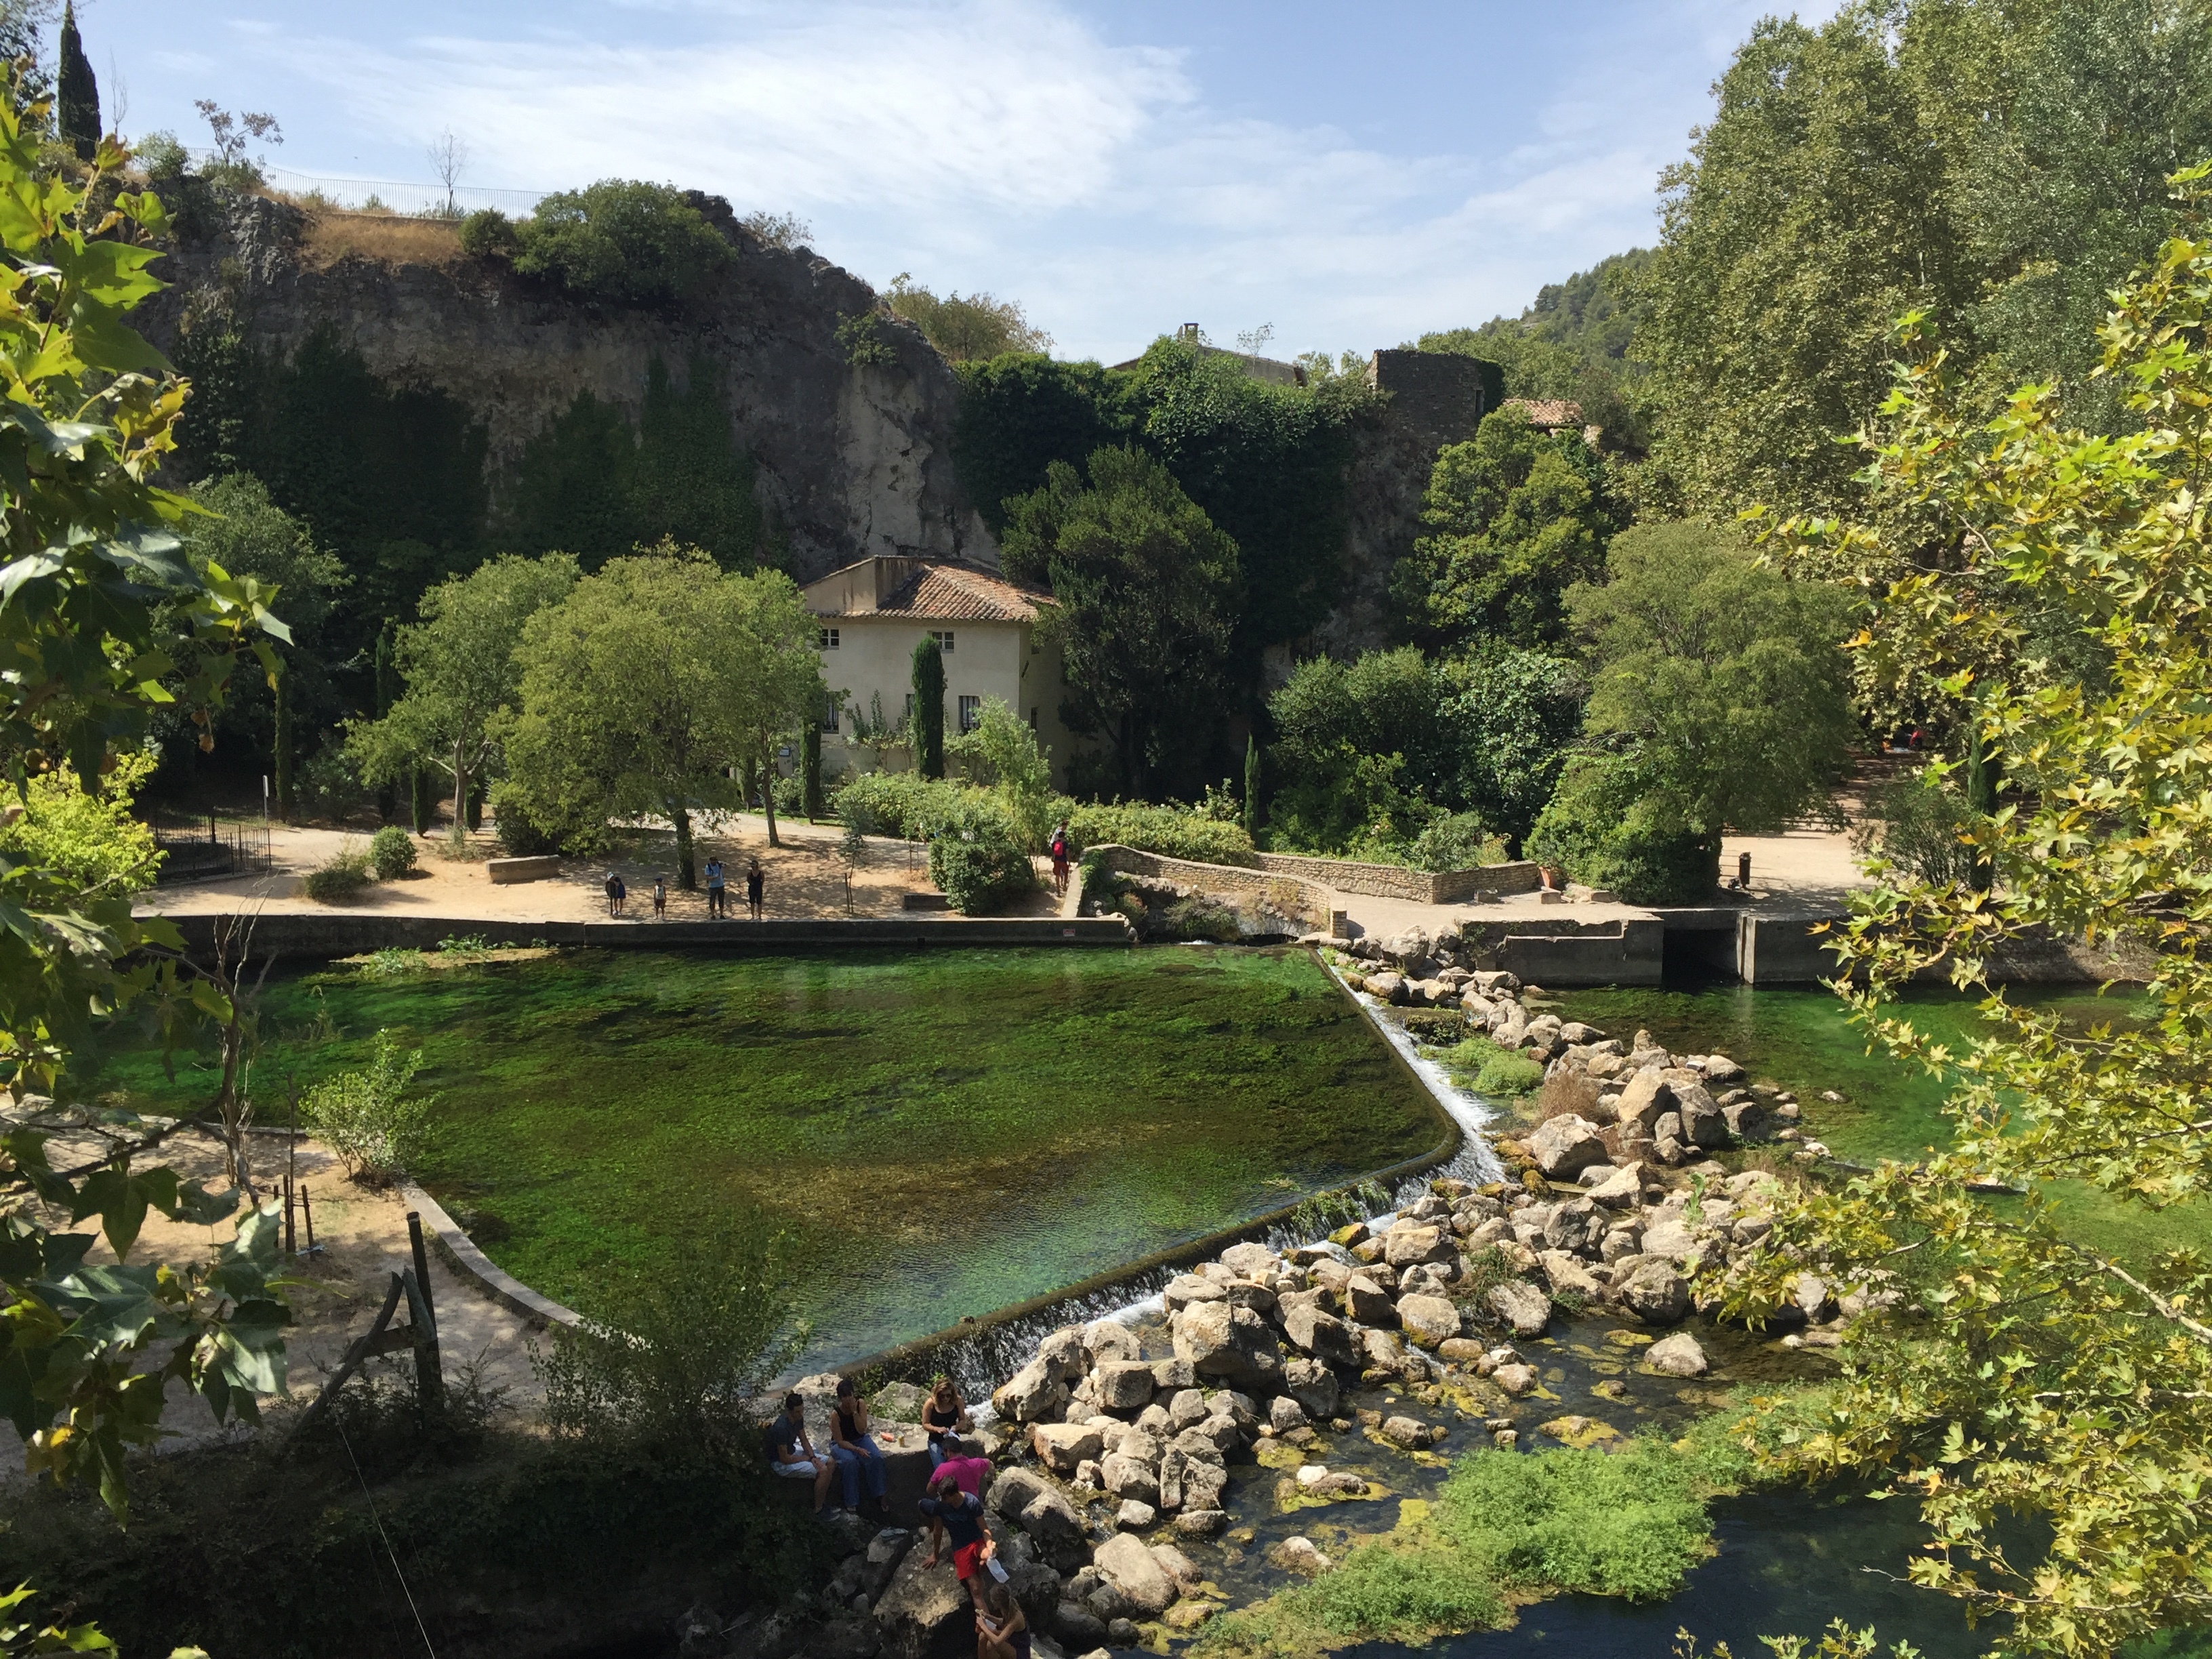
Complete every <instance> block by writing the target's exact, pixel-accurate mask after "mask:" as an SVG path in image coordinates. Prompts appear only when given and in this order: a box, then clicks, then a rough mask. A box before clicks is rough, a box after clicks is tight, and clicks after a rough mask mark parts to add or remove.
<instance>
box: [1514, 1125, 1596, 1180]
mask: <svg viewBox="0 0 2212 1659" xmlns="http://www.w3.org/2000/svg"><path fill="white" fill-rule="evenodd" d="M1528 1155H1529V1156H1530V1157H1531V1158H1534V1159H1535V1160H1536V1167H1537V1168H1538V1169H1540V1170H1542V1171H1543V1172H1544V1174H1545V1175H1546V1176H1547V1177H1548V1178H1550V1179H1551V1180H1553V1181H1572V1180H1573V1179H1574V1178H1575V1177H1576V1176H1578V1175H1580V1174H1581V1173H1582V1172H1583V1170H1587V1169H1589V1167H1590V1165H1592V1164H1602V1163H1604V1162H1605V1161H1606V1151H1605V1138H1604V1136H1603V1135H1602V1134H1601V1133H1600V1131H1599V1129H1598V1127H1597V1125H1596V1124H1595V1123H1592V1122H1591V1121H1589V1119H1588V1118H1585V1117H1578V1116H1576V1115H1573V1114H1572V1113H1570V1114H1568V1115H1566V1116H1565V1117H1551V1118H1546V1119H1545V1120H1544V1121H1542V1122H1541V1123H1540V1124H1538V1125H1537V1126H1536V1133H1534V1134H1533V1135H1531V1136H1529V1137H1528Z"/></svg>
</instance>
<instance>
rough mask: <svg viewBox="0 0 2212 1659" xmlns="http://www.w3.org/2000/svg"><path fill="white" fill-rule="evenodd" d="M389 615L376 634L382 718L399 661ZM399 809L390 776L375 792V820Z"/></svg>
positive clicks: (394, 692)
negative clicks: (393, 653)
mask: <svg viewBox="0 0 2212 1659" xmlns="http://www.w3.org/2000/svg"><path fill="white" fill-rule="evenodd" d="M393 633H394V629H393V626H392V618H391V617H386V618H385V619H384V629H383V631H382V632H381V633H380V634H379V635H377V636H376V718H377V719H379V720H382V719H383V718H384V717H385V716H386V714H390V713H391V712H392V704H393V703H395V702H398V701H399V665H398V663H397V662H396V661H394V660H393V656H392V639H393ZM398 813H399V787H398V784H397V783H396V782H394V781H392V780H391V779H389V778H387V779H386V780H385V781H384V784H383V787H380V789H378V790H377V792H376V821H377V822H378V823H391V822H392V819H393V818H394V817H398Z"/></svg>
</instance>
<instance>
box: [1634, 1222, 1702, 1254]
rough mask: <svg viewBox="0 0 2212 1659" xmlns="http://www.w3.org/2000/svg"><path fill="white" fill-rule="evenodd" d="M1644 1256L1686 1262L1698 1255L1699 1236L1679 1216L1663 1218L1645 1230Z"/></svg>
mask: <svg viewBox="0 0 2212 1659" xmlns="http://www.w3.org/2000/svg"><path fill="white" fill-rule="evenodd" d="M1697 1254H1698V1239H1697V1235H1696V1234H1694V1233H1692V1231H1690V1227H1689V1224H1688V1223H1687V1222H1686V1221H1684V1220H1683V1219H1682V1218H1681V1217H1680V1215H1679V1214H1677V1215H1665V1216H1662V1218H1661V1219H1660V1220H1657V1221H1655V1222H1653V1223H1652V1224H1651V1225H1650V1226H1648V1227H1646V1228H1645V1229H1644V1255H1663V1256H1665V1257H1666V1258H1667V1259H1668V1261H1676V1262H1680V1261H1688V1260H1689V1259H1690V1258H1691V1257H1692V1256H1693V1255H1697Z"/></svg>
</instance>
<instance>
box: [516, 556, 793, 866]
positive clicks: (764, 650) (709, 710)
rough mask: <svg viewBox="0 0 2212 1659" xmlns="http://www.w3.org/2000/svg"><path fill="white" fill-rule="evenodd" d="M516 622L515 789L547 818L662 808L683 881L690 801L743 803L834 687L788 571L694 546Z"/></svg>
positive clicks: (590, 821)
mask: <svg viewBox="0 0 2212 1659" xmlns="http://www.w3.org/2000/svg"><path fill="white" fill-rule="evenodd" d="M521 635H522V638H521V643H520V646H519V647H517V651H516V657H517V660H518V662H519V664H520V668H521V671H522V695H521V704H520V713H519V714H516V715H515V716H514V717H513V719H511V720H505V721H502V722H501V726H500V727H499V732H500V735H501V738H502V740H503V742H504V745H505V749H506V754H507V771H508V778H509V785H510V791H511V793H512V795H513V798H515V799H520V801H522V802H523V803H524V805H526V808H527V810H528V811H529V813H530V816H531V817H532V821H533V822H537V823H548V824H551V823H561V824H587V825H592V826H598V825H604V824H605V822H606V821H607V819H608V818H609V817H625V816H631V815H635V814H640V813H652V814H655V815H658V816H659V817H665V818H666V819H667V820H668V821H669V822H670V823H671V824H672V825H673V826H674V828H675V831H676V857H677V879H678V882H679V883H680V884H682V885H683V886H684V887H686V888H690V887H692V886H695V885H696V862H695V858H694V854H693V848H692V814H693V813H694V812H695V811H697V810H699V809H701V808H702V807H717V806H734V805H738V804H739V802H740V799H741V787H740V785H739V784H738V782H737V781H736V779H737V778H738V777H740V776H742V775H744V773H745V772H746V771H747V770H748V769H758V768H760V767H763V766H764V765H765V764H766V763H767V762H768V761H769V758H770V757H772V755H773V753H774V745H775V742H776V741H777V740H779V739H780V738H782V737H784V736H786V735H787V734H788V733H790V732H792V731H793V730H794V729H796V727H797V726H798V725H799V722H800V721H801V720H810V719H814V718H817V715H818V711H819V710H820V708H821V707H822V699H823V696H826V695H827V692H826V690H825V688H824V687H823V684H822V677H821V671H820V667H819V659H818V658H817V657H816V655H815V653H814V649H813V645H814V633H813V630H812V624H811V621H810V619H809V618H808V617H806V614H805V607H804V605H802V603H801V602H800V599H799V590H798V588H797V587H796V586H794V585H793V582H792V580H791V579H790V578H789V577H788V576H786V575H784V574H782V573H781V572H780V571H772V570H764V571H759V572H756V573H752V574H737V573H734V572H725V571H722V570H721V569H720V568H718V567H717V566H716V565H715V563H714V560H713V559H712V558H710V557H709V556H708V555H706V554H705V553H702V552H701V551H699V550H697V549H696V548H690V549H678V548H674V547H672V546H670V545H667V544H664V545H663V546H661V547H659V548H656V549H653V550H650V551H646V552H641V553H640V554H638V555H636V556H633V557H630V558H626V559H616V560H612V561H611V562H609V563H608V564H607V565H606V567H605V568H603V569H601V570H600V571H599V572H598V573H597V574H592V575H589V576H586V577H585V578H583V580H580V581H579V582H577V583H576V585H575V586H574V589H573V591H571V592H569V594H568V598H567V599H563V600H562V601H561V602H560V603H559V604H557V605H548V606H547V607H546V608H544V610H542V611H538V613H537V614H536V615H535V616H533V617H531V618H530V620H529V622H528V623H526V625H525V626H524V627H523V629H522V630H521ZM503 799H504V798H503ZM771 810H773V809H772V808H771ZM771 823H773V820H772V819H771Z"/></svg>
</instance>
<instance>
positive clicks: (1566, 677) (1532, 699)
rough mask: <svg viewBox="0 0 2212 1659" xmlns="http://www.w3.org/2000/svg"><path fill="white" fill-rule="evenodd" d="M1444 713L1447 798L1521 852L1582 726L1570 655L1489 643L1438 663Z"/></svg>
mask: <svg viewBox="0 0 2212 1659" xmlns="http://www.w3.org/2000/svg"><path fill="white" fill-rule="evenodd" d="M1440 672H1441V676H1442V678H1443V681H1444V683H1445V684H1446V685H1447V686H1448V687H1449V688H1451V694H1450V695H1449V696H1447V697H1446V698H1445V700H1444V702H1443V706H1442V708H1440V709H1439V710H1438V714H1437V718H1438V720H1439V721H1440V723H1441V724H1442V726H1443V738H1442V743H1443V747H1444V749H1445V750H1446V751H1447V752H1448V753H1449V755H1450V756H1451V757H1452V762H1453V763H1455V766H1456V776H1455V779H1454V780H1453V781H1452V784H1451V787H1449V789H1448V790H1447V791H1446V792H1445V794H1444V797H1443V798H1444V799H1448V800H1449V801H1451V803H1452V804H1453V805H1455V807H1457V808H1460V809H1462V810H1464V811H1471V812H1474V814H1475V815H1476V816H1477V817H1480V819H1481V820H1482V822H1483V824H1484V826H1485V827H1486V828H1487V829H1490V830H1491V831H1492V833H1494V834H1497V835H1499V836H1504V838H1505V842H1506V846H1507V850H1508V851H1509V852H1511V853H1513V854H1516V856H1517V855H1518V854H1519V852H1520V847H1521V842H1522V840H1523V839H1524V838H1525V837H1526V836H1528V832H1529V830H1530V829H1532V828H1533V827H1534V824H1535V822H1536V817H1537V815H1538V814H1539V813H1541V811H1543V810H1544V805H1545V803H1546V802H1547V801H1548V800H1549V799H1551V798H1552V791H1553V787H1555V786H1556V785H1557V784H1558V782H1559V773H1560V769H1562V768H1563V767H1564V766H1565V764H1566V760H1567V756H1568V753H1569V751H1570V750H1571V748H1572V746H1573V744H1574V741H1575V739H1576V738H1577V736H1578V735H1579V734H1580V732H1581V731H1582V725H1583V687H1582V684H1581V682H1580V680H1579V679H1578V678H1577V675H1576V673H1575V671H1574V668H1573V665H1571V663H1569V662H1567V661H1566V660H1565V659H1563V658H1559V657H1556V656H1553V655H1550V654H1548V653H1545V652H1541V651H1526V650H1522V649H1521V648H1520V647H1516V646H1509V645H1500V644H1497V643H1495V642H1486V643H1484V644H1482V645H1480V646H1479V647H1477V648H1476V649H1474V650H1473V651H1470V652H1469V653H1468V654H1467V655H1466V656H1465V657H1463V658H1462V659H1457V660H1455V661H1452V662H1448V663H1445V664H1443V665H1440Z"/></svg>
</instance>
